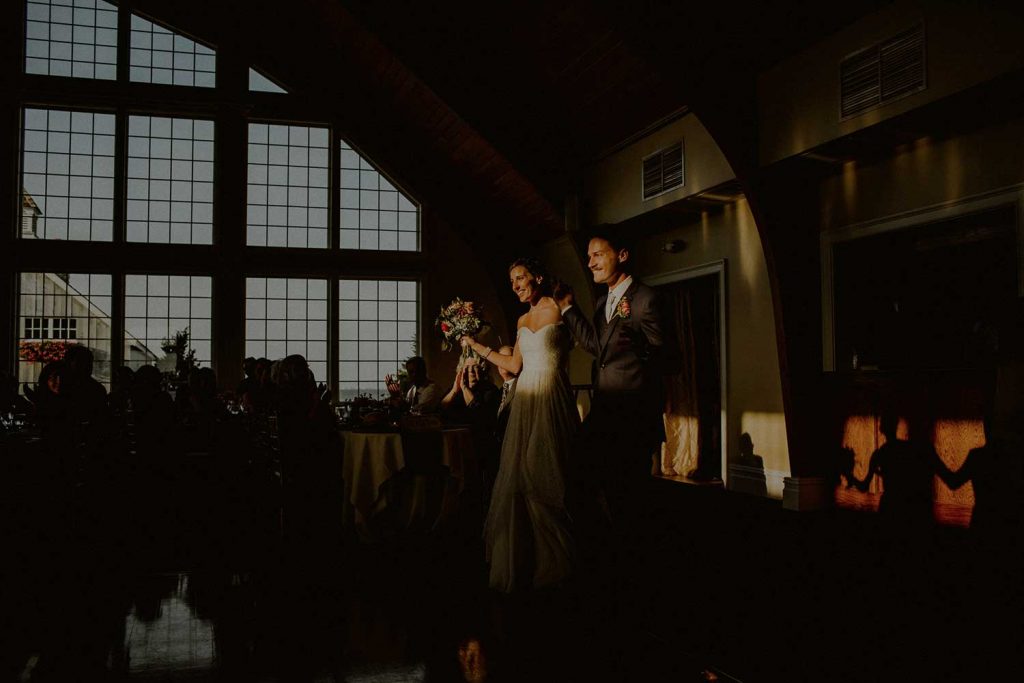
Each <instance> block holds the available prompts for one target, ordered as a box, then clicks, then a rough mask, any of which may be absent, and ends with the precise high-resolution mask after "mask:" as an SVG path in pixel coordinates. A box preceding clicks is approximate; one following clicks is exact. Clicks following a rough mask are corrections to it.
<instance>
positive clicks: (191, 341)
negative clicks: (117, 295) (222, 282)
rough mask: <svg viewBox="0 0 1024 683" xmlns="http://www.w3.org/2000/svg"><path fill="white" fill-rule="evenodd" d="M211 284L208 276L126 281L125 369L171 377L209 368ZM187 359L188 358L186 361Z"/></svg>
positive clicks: (142, 277)
mask: <svg viewBox="0 0 1024 683" xmlns="http://www.w3.org/2000/svg"><path fill="white" fill-rule="evenodd" d="M212 284H213V283H212V280H211V278H209V277H206V276H187V275H128V276H127V277H126V278H125V290H124V295H125V320H124V363H125V365H127V366H128V367H130V368H132V369H133V370H135V369H138V368H140V367H142V366H143V365H155V366H156V367H158V368H159V369H160V371H161V372H174V371H175V370H176V369H178V368H180V367H184V366H187V365H189V359H191V361H192V363H194V364H195V366H207V367H208V366H209V365H210V351H211V334H210V330H211V326H212V325H211V315H212V300H211V297H210V292H211V290H212ZM190 354H191V356H190Z"/></svg>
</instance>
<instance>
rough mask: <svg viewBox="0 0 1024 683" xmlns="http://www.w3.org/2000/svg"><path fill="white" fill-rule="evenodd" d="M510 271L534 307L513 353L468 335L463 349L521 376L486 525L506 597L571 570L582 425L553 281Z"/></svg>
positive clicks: (494, 573)
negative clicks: (572, 456)
mask: <svg viewBox="0 0 1024 683" xmlns="http://www.w3.org/2000/svg"><path fill="white" fill-rule="evenodd" d="M508 274H509V279H510V280H511V282H512V291H513V292H515V293H516V296H518V297H519V301H520V302H522V303H527V304H529V305H530V309H529V310H528V311H527V312H526V313H524V314H523V315H522V316H521V317H520V318H519V323H518V325H517V327H518V331H517V335H516V345H515V349H514V350H513V353H512V355H511V356H503V355H501V354H498V353H494V350H493V349H491V348H489V347H487V346H484V345H483V344H480V343H479V342H477V341H476V340H475V339H473V338H472V337H463V338H462V345H463V346H468V347H470V348H472V349H473V351H475V352H476V353H478V354H479V355H480V356H482V357H483V358H485V359H487V360H488V361H490V362H491V363H494V364H495V365H497V366H499V367H501V368H503V369H504V370H507V371H509V372H512V373H517V374H518V375H519V379H518V380H517V381H516V393H515V399H514V400H513V401H512V408H511V413H510V415H509V420H508V428H507V429H506V431H505V440H504V441H503V442H502V446H501V460H500V463H499V465H498V475H497V478H496V481H495V483H494V492H493V494H492V497H491V507H490V509H489V510H488V512H487V521H486V523H485V525H484V540H485V543H486V548H487V560H488V561H489V562H490V564H491V576H490V585H491V587H492V588H496V589H498V590H501V591H504V592H506V593H507V592H510V591H512V590H513V589H515V588H540V587H542V586H547V585H551V584H554V583H557V582H558V581H561V580H562V579H565V578H566V577H568V575H569V573H570V571H571V568H572V538H571V536H570V535H569V516H568V514H567V513H566V509H565V472H566V470H567V468H568V465H569V452H570V448H571V445H572V440H573V437H574V436H575V433H576V429H577V427H578V426H579V414H578V413H577V412H576V405H575V401H574V400H573V395H572V389H571V388H570V385H569V376H568V372H567V368H566V365H567V363H566V359H567V357H568V352H569V348H570V346H571V341H570V340H571V337H570V335H569V333H568V331H567V330H566V328H565V326H564V325H563V324H562V314H561V312H560V310H559V307H558V304H556V303H555V301H554V299H553V298H552V297H551V287H552V278H550V277H548V276H547V274H546V273H545V271H544V268H543V266H542V265H541V264H540V262H539V261H537V260H535V259H530V258H524V259H519V260H517V261H515V262H514V263H513V264H512V265H511V266H510V267H509V273H508Z"/></svg>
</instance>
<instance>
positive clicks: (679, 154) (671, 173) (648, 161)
mask: <svg viewBox="0 0 1024 683" xmlns="http://www.w3.org/2000/svg"><path fill="white" fill-rule="evenodd" d="M643 175H644V179H643V180H644V199H650V198H651V197H655V196H657V195H659V194H663V193H665V192H668V191H669V190H674V189H676V188H677V187H682V186H683V143H682V142H677V143H675V144H674V145H669V146H668V147H665V148H664V149H659V150H658V151H657V152H655V153H654V154H649V155H647V156H646V157H644V160H643Z"/></svg>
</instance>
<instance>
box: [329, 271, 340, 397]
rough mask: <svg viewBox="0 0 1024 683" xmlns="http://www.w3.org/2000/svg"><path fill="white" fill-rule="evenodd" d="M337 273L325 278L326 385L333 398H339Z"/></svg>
mask: <svg viewBox="0 0 1024 683" xmlns="http://www.w3.org/2000/svg"><path fill="white" fill-rule="evenodd" d="M339 279H340V278H339V274H338V273H333V274H331V275H330V277H328V278H327V387H328V388H329V389H330V390H331V394H332V395H333V396H334V398H335V400H340V399H341V376H340V372H339V367H340V365H341V354H340V350H339V346H340V345H339V334H340V333H339V322H338V318H339V317H340V315H341V312H340V306H339V304H338V280H339Z"/></svg>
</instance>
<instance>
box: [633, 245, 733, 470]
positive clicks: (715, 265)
mask: <svg viewBox="0 0 1024 683" xmlns="http://www.w3.org/2000/svg"><path fill="white" fill-rule="evenodd" d="M706 275H717V276H718V339H719V349H718V353H719V359H718V367H719V378H718V381H719V384H720V386H719V396H720V398H721V403H722V407H721V427H720V428H719V429H720V430H721V435H720V438H719V445H720V447H721V449H722V453H721V472H722V474H721V476H722V482H723V483H724V484H725V486H726V488H728V485H729V481H728V477H729V462H728V453H729V449H728V447H727V444H728V440H729V430H728V417H729V394H728V391H727V388H728V386H729V381H728V378H729V374H728V358H729V336H728V331H729V325H728V318H729V309H728V308H727V305H728V300H729V299H728V296H727V295H726V294H727V293H726V283H727V281H728V279H727V277H726V260H725V259H719V260H717V261H710V262H708V263H703V264H700V265H697V266H688V267H686V268H679V269H676V270H670V271H668V272H664V273H659V274H658V275H653V276H651V277H645V278H643V281H644V284H646V285H648V286H649V287H659V286H661V285H668V284H672V283H674V282H682V281H684V280H693V279H695V278H699V277H704V276H706Z"/></svg>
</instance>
